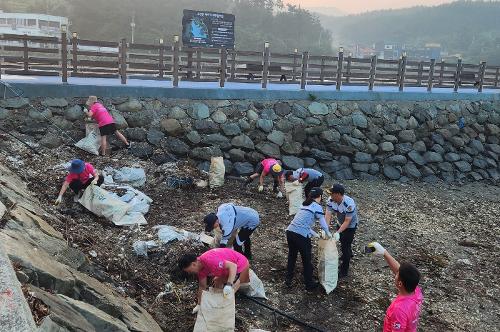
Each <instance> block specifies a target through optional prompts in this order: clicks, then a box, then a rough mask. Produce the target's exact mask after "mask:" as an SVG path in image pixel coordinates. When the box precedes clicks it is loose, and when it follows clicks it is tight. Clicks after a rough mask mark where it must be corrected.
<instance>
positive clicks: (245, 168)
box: [233, 162, 254, 176]
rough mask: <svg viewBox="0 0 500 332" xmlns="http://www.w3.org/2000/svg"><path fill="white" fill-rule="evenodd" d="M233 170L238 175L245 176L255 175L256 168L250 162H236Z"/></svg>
mask: <svg viewBox="0 0 500 332" xmlns="http://www.w3.org/2000/svg"><path fill="white" fill-rule="evenodd" d="M233 169H234V171H235V173H236V174H237V175H241V176H245V175H251V174H253V173H254V167H253V166H252V164H250V163H248V162H236V163H234V164H233Z"/></svg>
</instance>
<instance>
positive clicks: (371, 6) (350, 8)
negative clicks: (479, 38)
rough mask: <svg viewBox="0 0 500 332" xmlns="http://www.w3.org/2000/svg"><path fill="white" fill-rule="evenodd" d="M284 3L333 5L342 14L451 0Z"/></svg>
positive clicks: (291, 0)
mask: <svg viewBox="0 0 500 332" xmlns="http://www.w3.org/2000/svg"><path fill="white" fill-rule="evenodd" d="M283 2H285V3H290V4H294V5H300V6H301V7H304V8H311V7H335V8H338V9H340V10H341V11H342V12H343V13H344V14H356V13H362V12H366V11H371V10H379V9H395V8H405V7H413V6H418V5H423V6H433V5H439V4H443V3H449V2H453V0H284V1H283Z"/></svg>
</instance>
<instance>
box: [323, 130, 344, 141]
mask: <svg viewBox="0 0 500 332" xmlns="http://www.w3.org/2000/svg"><path fill="white" fill-rule="evenodd" d="M320 138H321V139H322V140H323V141H325V142H339V141H340V133H339V132H338V131H336V130H335V129H330V130H326V131H324V132H322V133H321V135H320Z"/></svg>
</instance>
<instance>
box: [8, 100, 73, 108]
mask: <svg viewBox="0 0 500 332" xmlns="http://www.w3.org/2000/svg"><path fill="white" fill-rule="evenodd" d="M29 104H30V101H29V99H28V98H22V97H15V98H7V99H0V107H3V108H7V109H20V108H24V107H26V106H28V105H29ZM67 105H68V103H67V102H66V106H67ZM63 107H64V106H63Z"/></svg>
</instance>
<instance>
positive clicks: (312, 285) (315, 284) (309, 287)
mask: <svg viewBox="0 0 500 332" xmlns="http://www.w3.org/2000/svg"><path fill="white" fill-rule="evenodd" d="M318 287H319V282H313V283H310V284H309V285H306V291H313V290H315V289H316V288H318Z"/></svg>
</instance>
